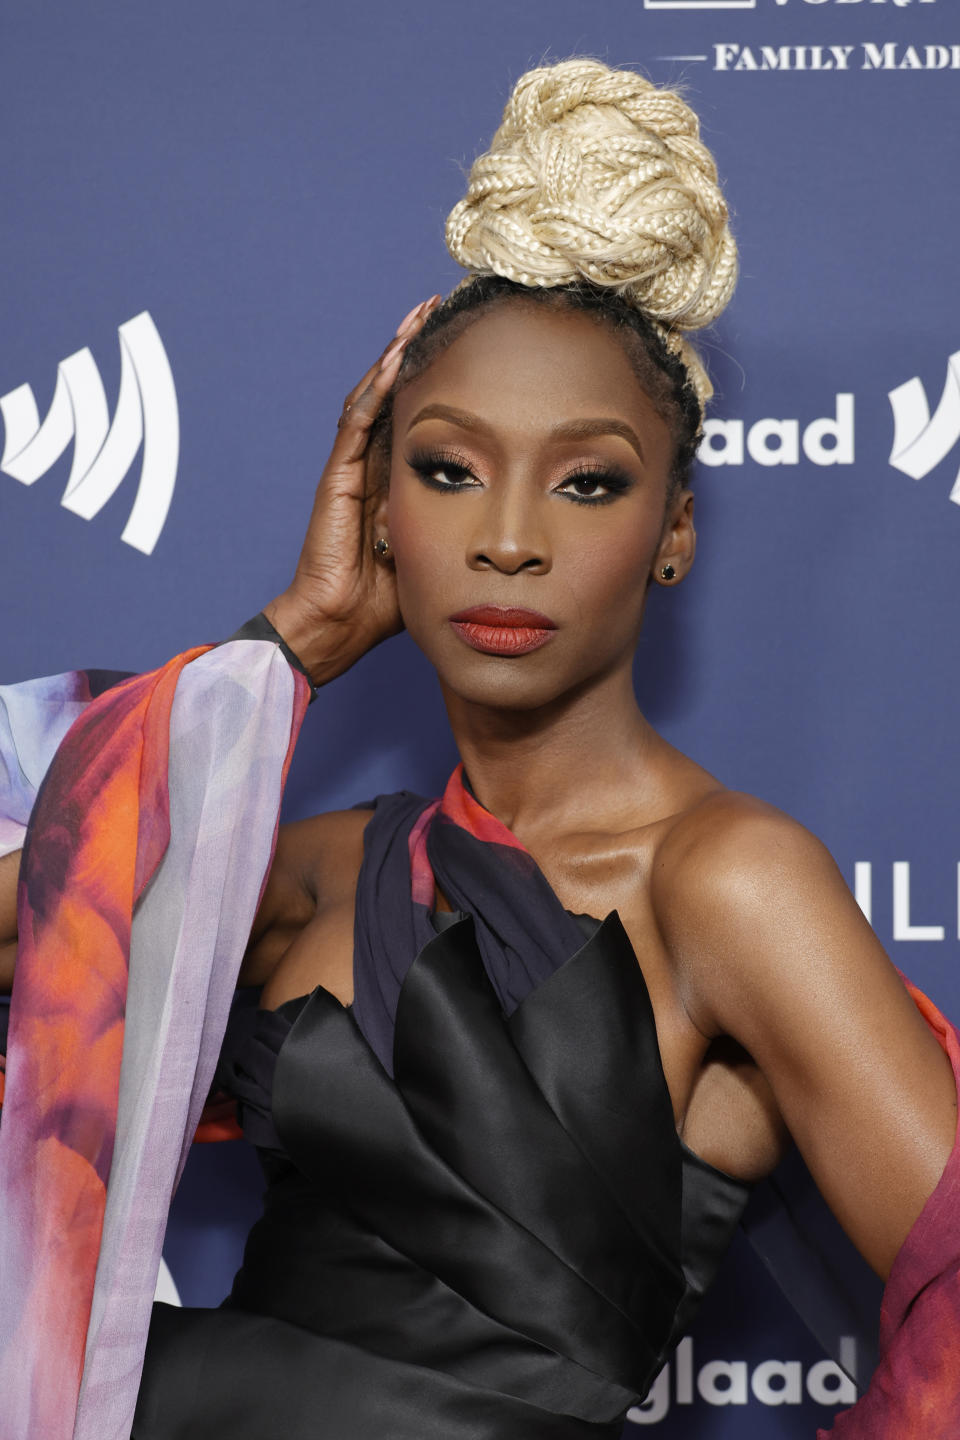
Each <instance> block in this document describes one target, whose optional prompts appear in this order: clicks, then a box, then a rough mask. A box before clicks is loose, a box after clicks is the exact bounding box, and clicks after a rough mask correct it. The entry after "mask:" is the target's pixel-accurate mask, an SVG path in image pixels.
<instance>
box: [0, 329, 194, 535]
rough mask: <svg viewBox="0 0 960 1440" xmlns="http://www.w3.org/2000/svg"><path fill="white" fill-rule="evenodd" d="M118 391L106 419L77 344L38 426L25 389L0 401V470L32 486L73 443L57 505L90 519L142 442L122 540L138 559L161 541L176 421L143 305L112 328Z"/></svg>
mask: <svg viewBox="0 0 960 1440" xmlns="http://www.w3.org/2000/svg"><path fill="white" fill-rule="evenodd" d="M118 333H119V337H120V391H119V394H118V396H117V407H116V410H115V411H114V416H113V422H112V423H111V422H110V418H109V411H108V409H107V397H106V394H105V392H104V388H103V381H102V380H101V378H100V372H99V370H98V369H97V366H96V362H95V360H94V358H93V356H92V355H91V353H90V351H89V349H87V348H86V347H84V349H82V350H78V351H77V352H76V353H75V354H73V355H68V356H67V358H66V360H62V361H61V362H60V365H59V367H58V369H57V385H56V390H55V391H54V395H53V400H52V402H51V405H50V409H49V410H48V411H47V414H46V417H45V419H44V420H43V423H42V424H41V421H40V414H39V411H38V410H37V402H36V400H35V399H34V394H33V391H32V389H31V388H30V386H29V385H20V386H18V387H17V389H16V390H11V391H10V392H9V394H7V395H4V396H2V397H0V415H2V416H3V424H4V432H5V433H4V446H3V455H2V456H0V470H2V471H3V472H4V473H5V474H7V475H10V476H12V477H13V479H14V480H19V481H20V483H21V484H22V485H33V484H34V483H35V482H36V481H37V480H39V479H40V477H41V476H42V475H45V474H46V473H47V471H48V470H50V469H51V467H52V466H53V465H55V464H56V462H57V461H58V460H59V459H60V456H61V455H62V454H63V453H64V451H65V450H66V449H67V446H68V445H69V444H70V443H71V441H72V442H73V464H72V466H71V468H70V475H69V477H68V479H67V486H66V489H65V490H64V492H63V496H62V498H61V501H60V504H61V505H62V506H63V507H64V508H65V509H67V510H70V511H72V512H73V514H75V515H80V516H82V518H83V519H84V520H92V519H93V517H94V516H95V515H97V514H99V512H100V511H101V510H102V509H103V507H104V505H106V503H107V501H108V500H109V499H110V498H111V497H112V496H113V495H114V494H115V492H116V491H117V490H118V489H119V487H120V485H121V483H122V482H123V480H124V479H125V478H126V475H127V473H128V472H129V470H130V468H131V466H132V465H133V462H134V461H135V459H136V458H137V452H138V451H139V450H140V447H141V445H142V447H143V460H142V463H141V468H140V483H139V486H138V489H137V494H136V498H135V500H134V502H133V507H132V509H131V511H130V516H129V519H128V520H127V523H126V525H125V527H124V530H123V533H122V535H121V537H120V538H121V539H122V540H124V541H125V542H126V543H127V544H128V545H132V546H133V547H134V549H136V550H141V551H142V552H143V554H144V555H149V554H151V553H152V551H153V548H154V546H155V545H156V543H157V541H158V539H159V538H160V532H161V531H162V529H163V526H164V523H165V521H166V518H167V512H168V511H169V509H170V502H171V500H172V499H173V488H174V485H175V484H176V478H177V461H178V459H179V454H180V421H179V416H178V412H177V396H176V391H175V389H174V385H173V375H172V374H171V371H170V363H169V361H168V360H167V355H166V351H165V350H164V348H163V342H162V340H161V339H160V336H159V334H158V333H157V327H156V326H155V325H154V323H153V320H152V319H151V317H150V315H149V313H148V312H147V311H146V310H144V311H142V312H141V313H140V314H139V315H135V316H134V317H133V319H132V320H128V321H127V322H126V323H125V324H123V325H121V326H120V328H119V332H118Z"/></svg>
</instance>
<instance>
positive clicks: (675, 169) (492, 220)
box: [446, 59, 737, 408]
mask: <svg viewBox="0 0 960 1440" xmlns="http://www.w3.org/2000/svg"><path fill="white" fill-rule="evenodd" d="M699 134H700V126H699V122H698V120H697V117H696V115H695V114H694V113H693V111H692V110H691V109H690V107H689V106H688V105H687V104H686V103H685V102H684V101H683V100H682V99H681V98H680V96H679V95H677V94H675V93H674V92H673V91H671V90H662V89H658V87H657V86H655V85H653V84H652V83H651V82H650V81H649V80H645V79H644V78H643V77H642V76H641V75H638V74H636V73H635V72H634V71H632V70H612V69H610V67H609V66H607V65H604V64H602V63H601V62H600V61H599V60H587V59H580V60H565V61H561V62H560V63H559V64H556V65H550V66H542V67H540V68H538V69H535V70H529V71H527V73H526V74H525V75H522V76H521V77H520V79H519V80H518V81H517V83H516V85H515V87H514V90H513V93H512V95H511V96H510V99H509V101H508V102H507V107H506V109H505V111H504V114H503V120H502V122H501V124H500V128H499V129H498V130H497V132H496V134H495V135H494V137H493V140H492V142H491V145H490V149H489V150H488V151H487V152H486V154H484V155H481V156H480V157H479V158H478V159H477V160H475V161H474V163H473V167H472V169H471V171H470V177H469V182H468V188H467V193H466V195H465V196H464V198H463V199H462V200H460V201H459V202H458V203H457V204H456V205H455V206H454V208H453V210H452V211H451V212H450V215H449V217H448V219H447V225H446V239H447V246H448V248H449V250H450V253H451V255H452V256H453V257H454V259H455V260H456V261H457V262H458V263H459V264H461V265H463V266H464V267H465V268H466V269H467V270H468V271H470V272H471V274H470V275H468V277H467V279H466V281H464V282H463V283H464V284H469V283H470V280H471V278H472V277H473V276H474V275H501V276H505V277H506V278H507V279H510V280H513V281H515V282H516V283H518V284H520V285H523V286H528V287H555V286H563V285H570V284H571V283H576V282H578V281H579V282H583V281H584V280H585V281H588V282H589V283H590V284H591V285H594V286H600V287H603V288H604V289H611V290H614V291H615V292H617V293H618V294H619V295H620V297H621V298H622V299H623V300H624V301H626V302H627V303H628V304H630V305H632V306H635V307H636V308H637V309H639V310H640V311H641V312H642V313H643V314H644V316H645V317H646V318H647V320H649V321H650V322H651V324H652V325H653V326H654V328H655V329H656V330H657V331H658V332H659V333H660V335H661V336H662V338H663V339H664V341H665V343H666V345H667V347H668V348H669V349H670V350H671V351H673V352H674V353H675V354H677V355H678V357H679V358H680V359H681V360H682V362H683V364H684V365H685V366H686V369H687V371H688V374H689V379H690V383H691V385H692V386H693V389H694V390H695V392H696V394H697V397H698V399H699V401H700V404H701V408H702V406H703V404H704V403H705V401H706V400H707V399H708V398H709V396H710V395H711V394H712V386H711V384H710V381H709V379H708V377H707V374H706V371H705V370H704V368H703V365H702V363H701V361H700V359H699V357H698V356H697V354H696V351H695V350H694V349H693V347H692V345H691V344H690V343H689V341H688V340H686V338H685V332H687V331H691V330H699V329H701V328H702V327H703V326H705V325H709V324H711V322H712V321H714V320H716V318H717V317H718V315H720V313H721V311H722V310H723V309H724V307H725V306H726V304H727V302H728V300H729V299H730V296H731V294H732V293H733V288H734V285H735V284H736V278H737V251H736V245H735V243H734V240H733V236H732V235H731V233H730V229H729V226H728V223H727V218H728V217H727V206H726V202H725V201H724V198H723V194H722V192H721V190H720V187H719V185H718V183H717V169H716V165H715V163H714V160H713V156H712V155H711V154H710V151H709V150H708V149H707V148H706V146H705V145H704V144H703V142H702V141H701V140H700V138H699Z"/></svg>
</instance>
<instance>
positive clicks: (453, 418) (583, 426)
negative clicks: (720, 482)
mask: <svg viewBox="0 0 960 1440" xmlns="http://www.w3.org/2000/svg"><path fill="white" fill-rule="evenodd" d="M421 420H449V421H450V423H451V424H453V425H459V426H460V428H461V429H462V430H474V431H478V432H481V433H484V432H487V433H489V429H490V427H489V426H488V425H486V424H484V422H483V421H482V420H481V419H480V417H479V416H478V415H471V413H470V411H469V410H457V409H456V408H455V407H454V406H453V405H441V404H439V403H434V404H432V405H424V407H423V409H422V410H418V411H417V413H416V415H414V417H413V419H412V420H411V421H410V424H409V425H408V427H407V429H408V430H412V429H413V427H414V425H419V424H420V422H421ZM549 435H550V439H551V440H588V439H590V437H591V436H594V435H619V436H620V438H621V439H622V440H626V442H627V444H628V445H630V446H631V447H632V448H633V449H634V450H635V451H636V453H637V455H638V456H639V457H640V459H641V460H642V461H644V462H645V461H646V457H645V456H644V453H643V446H642V445H641V443H640V437H639V436H638V435H637V433H636V431H635V430H634V429H633V428H632V427H631V426H630V425H628V424H627V422H626V421H625V420H615V419H613V417H612V416H601V415H598V416H596V417H595V418H589V419H583V420H564V421H563V422H562V423H561V424H560V425H555V426H554V427H553V429H552V430H551V431H550V432H549Z"/></svg>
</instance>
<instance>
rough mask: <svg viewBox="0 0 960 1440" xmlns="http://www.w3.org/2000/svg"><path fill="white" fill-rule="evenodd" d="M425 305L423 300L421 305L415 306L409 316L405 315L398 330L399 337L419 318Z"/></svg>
mask: <svg viewBox="0 0 960 1440" xmlns="http://www.w3.org/2000/svg"><path fill="white" fill-rule="evenodd" d="M423 305H424V302H423V301H422V300H421V302H420V304H419V305H414V307H413V309H412V310H411V311H410V313H409V315H404V317H403V319H402V320H401V321H400V324H399V325H398V326H397V329H396V333H397V334H398V335H402V334H403V332H404V330H406V328H407V326H408V325H412V324H413V322H414V320H415V319H416V318H417V316H418V315H419V314H420V311H421V310H422V309H423Z"/></svg>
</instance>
